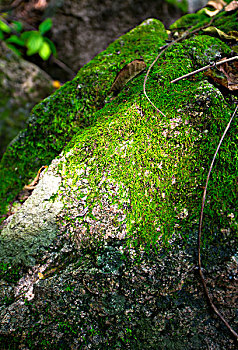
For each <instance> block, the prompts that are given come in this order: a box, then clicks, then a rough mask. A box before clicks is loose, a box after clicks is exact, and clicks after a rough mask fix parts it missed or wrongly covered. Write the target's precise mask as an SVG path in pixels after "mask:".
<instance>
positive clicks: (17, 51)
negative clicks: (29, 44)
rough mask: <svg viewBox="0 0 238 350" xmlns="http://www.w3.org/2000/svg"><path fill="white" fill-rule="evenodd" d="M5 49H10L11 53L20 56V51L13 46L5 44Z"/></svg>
mask: <svg viewBox="0 0 238 350" xmlns="http://www.w3.org/2000/svg"><path fill="white" fill-rule="evenodd" d="M6 45H7V47H9V49H11V50H12V51H13V52H15V53H16V54H17V55H18V56H21V51H19V50H18V49H17V48H16V47H15V46H14V45H11V44H8V43H7V42H6Z"/></svg>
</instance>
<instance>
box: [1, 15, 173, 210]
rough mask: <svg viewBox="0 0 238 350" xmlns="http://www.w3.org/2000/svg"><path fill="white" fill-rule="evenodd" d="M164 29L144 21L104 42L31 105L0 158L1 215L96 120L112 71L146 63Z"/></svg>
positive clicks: (159, 40) (162, 42)
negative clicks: (26, 119)
mask: <svg viewBox="0 0 238 350" xmlns="http://www.w3.org/2000/svg"><path fill="white" fill-rule="evenodd" d="M166 38H167V34H166V31H165V29H164V27H163V25H162V23H160V22H159V21H156V20H152V19H151V20H147V23H146V24H145V23H144V24H143V25H141V26H139V27H137V28H136V29H134V30H132V31H131V32H130V33H128V34H126V35H124V36H122V37H120V38H119V39H118V40H116V41H115V42H114V43H112V44H111V45H109V47H108V49H107V50H106V51H104V52H102V53H101V54H99V55H98V56H96V57H95V58H94V60H92V61H91V62H90V63H88V64H87V65H85V66H84V67H83V68H82V69H81V70H80V71H79V73H78V75H77V77H76V78H75V79H74V80H73V81H72V82H68V83H66V84H65V85H64V86H63V87H62V88H61V89H59V90H58V91H56V92H55V93H54V94H53V95H51V96H50V97H48V98H46V99H45V100H44V101H43V102H41V103H40V104H38V105H37V106H36V107H35V108H34V109H33V110H32V114H31V117H30V119H29V122H28V125H27V127H26V129H25V130H24V131H23V132H21V133H20V134H19V135H18V137H17V138H16V139H15V140H14V141H13V142H12V144H11V145H10V146H9V147H8V149H7V151H6V153H5V155H4V156H3V158H2V160H1V163H0V182H1V188H0V198H1V204H0V214H3V213H5V212H6V211H7V206H8V203H9V202H10V201H12V200H13V199H14V197H15V196H16V194H17V193H18V192H19V190H20V189H22V187H23V186H24V184H26V183H27V182H28V181H29V178H31V177H32V178H34V177H35V175H36V173H37V170H38V169H39V168H40V167H41V166H42V165H47V164H49V163H50V161H51V160H52V159H54V158H55V157H56V156H57V155H58V154H59V153H60V152H61V150H62V149H63V148H64V147H65V145H66V144H67V142H68V141H69V140H70V139H71V138H72V136H73V135H74V134H75V133H76V132H77V131H78V130H81V129H83V128H84V127H86V126H88V125H91V124H94V123H95V118H96V117H95V112H96V111H97V110H99V109H100V108H102V107H103V105H104V103H105V102H104V101H105V98H106V96H107V94H108V91H109V89H110V86H111V84H112V82H113V80H114V78H115V75H116V72H117V71H118V70H119V68H122V67H123V66H124V65H125V64H126V63H128V62H130V61H132V60H133V59H135V58H140V57H143V58H144V60H145V61H146V62H148V60H151V56H154V55H156V53H157V49H156V48H159V47H160V46H161V45H163V44H164V40H165V39H166Z"/></svg>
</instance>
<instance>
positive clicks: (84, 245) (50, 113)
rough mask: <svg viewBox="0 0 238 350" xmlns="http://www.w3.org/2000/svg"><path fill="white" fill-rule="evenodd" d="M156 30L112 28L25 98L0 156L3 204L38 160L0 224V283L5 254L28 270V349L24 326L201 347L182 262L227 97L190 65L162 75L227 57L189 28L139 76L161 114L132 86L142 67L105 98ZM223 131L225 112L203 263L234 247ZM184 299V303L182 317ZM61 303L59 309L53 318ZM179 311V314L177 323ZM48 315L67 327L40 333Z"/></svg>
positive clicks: (232, 142)
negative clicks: (45, 94)
mask: <svg viewBox="0 0 238 350" xmlns="http://www.w3.org/2000/svg"><path fill="white" fill-rule="evenodd" d="M166 39H167V33H166V31H165V29H164V27H163V25H162V24H161V23H160V22H159V21H157V20H154V19H149V20H147V21H146V22H143V23H142V24H141V25H140V26H138V27H137V28H135V29H134V30H132V31H131V32H129V33H128V34H126V35H125V36H123V37H121V38H119V39H118V40H117V41H115V42H114V43H113V44H111V45H110V46H109V47H108V49H107V50H106V51H104V52H102V53H101V54H100V55H98V56H97V57H95V59H94V60H92V61H91V62H90V63H89V64H87V65H86V66H85V67H83V68H82V69H81V70H80V71H79V73H78V76H77V77H76V78H75V79H74V80H73V81H72V82H69V83H67V84H65V85H64V86H63V87H62V88H61V89H60V90H59V91H57V92H56V93H55V94H54V95H52V96H51V97H49V98H47V99H46V100H44V101H43V102H42V103H41V104H39V105H38V106H37V107H35V108H34V109H33V113H32V118H31V120H30V121H29V124H28V127H27V129H26V130H25V131H23V132H22V133H21V134H20V135H19V137H18V139H16V140H15V141H14V143H12V145H11V146H10V147H9V148H8V150H7V152H6V154H5V156H4V157H3V159H2V162H1V173H0V177H1V181H2V184H3V190H2V196H3V198H4V203H5V208H3V211H4V209H5V210H6V208H7V205H8V202H9V200H11V199H12V198H14V196H15V195H16V194H17V191H19V189H20V188H21V187H23V185H24V184H25V183H26V182H27V181H29V177H31V176H32V175H33V173H34V172H36V171H37V170H38V168H39V167H40V166H42V165H45V164H50V165H49V169H48V170H47V171H46V173H45V174H44V175H43V177H42V179H41V180H40V182H39V184H38V185H37V187H36V189H35V190H34V192H33V194H32V195H31V197H30V198H28V199H27V201H26V202H25V203H24V204H23V205H22V207H21V208H20V209H19V211H18V212H17V213H16V214H15V215H14V216H13V218H9V223H8V225H7V226H6V227H4V228H3V231H2V234H1V236H0V241H1V245H0V247H1V248H0V261H1V262H2V266H3V267H4V268H3V270H4V271H3V273H2V278H4V279H5V280H6V279H7V278H8V280H9V281H10V274H11V271H10V268H9V269H8V267H9V265H11V264H12V266H16V267H18V268H19V267H20V268H22V266H23V268H22V270H21V271H20V276H24V277H25V278H26V279H27V278H28V277H27V276H28V275H27V274H26V271H27V270H28V268H30V269H32V271H33V272H32V274H33V277H34V278H33V277H32V280H31V281H32V285H33V286H34V291H35V299H34V300H33V301H32V303H33V306H32V309H31V306H30V307H27V306H24V309H23V312H24V315H25V316H24V317H25V320H24V321H22V320H20V321H19V322H20V324H21V327H22V328H23V329H25V328H26V327H27V328H28V327H30V326H29V325H30V324H31V322H32V320H33V324H34V326H33V328H34V329H33V331H32V330H29V332H28V334H29V337H30V338H31V341H32V342H33V348H34V346H35V347H36V348H37V346H38V347H39V342H40V340H39V338H38V335H37V334H41V336H42V334H44V338H45V342H47V341H49V344H52V343H51V342H52V339H53V342H54V341H55V343H53V346H57V347H58V348H59V347H60V346H62V348H67V347H68V346H69V344H71V345H72V343H73V342H75V344H76V343H77V342H78V343H77V346H81V345H83V344H84V345H85V344H86V345H88V344H90V346H91V347H93V348H95V349H105V348H108V349H109V348H115V349H120V348H123V347H124V348H128V349H130V348H131V349H137V348H141V349H142V348H143V349H147V348H148V349H158V348H160V347H161V348H165V349H171V348H181V349H182V348H186V347H187V348H204V347H203V343H202V340H203V338H201V337H198V336H196V331H195V329H199V331H201V328H202V327H201V324H200V323H199V318H201V319H203V317H205V316H204V315H205V314H206V313H207V310H206V307H205V306H204V303H203V300H202V297H201V292H197V294H196V293H195V294H196V297H193V294H191V293H192V292H191V290H192V288H193V286H194V283H195V282H194V278H192V277H191V276H190V272H189V271H190V270H191V265H190V264H192V263H194V262H195V253H194V249H195V242H196V233H197V230H198V220H199V213H200V207H201V198H202V194H203V187H204V185H205V182H206V177H207V173H208V170H209V167H210V163H211V160H212V158H213V155H214V152H215V150H216V147H217V145H218V143H219V140H220V138H221V136H222V133H223V131H224V129H225V128H226V125H227V123H228V121H229V119H230V117H231V115H232V113H233V112H234V109H235V107H234V104H233V103H232V102H233V101H234V99H235V98H234V97H233V96H231V95H230V94H228V92H226V93H224V91H223V90H221V91H222V92H221V91H220V90H219V89H218V87H217V86H214V85H213V84H212V83H211V81H208V80H207V78H206V76H204V74H203V73H199V74H197V75H196V76H193V77H192V78H189V79H185V80H182V81H180V82H179V83H177V84H171V83H170V81H171V80H172V79H174V78H177V77H179V76H181V75H183V74H186V73H189V72H191V71H192V70H194V69H197V68H200V67H202V66H203V65H206V64H209V63H210V62H212V61H214V60H216V59H217V57H224V56H226V57H227V56H229V55H230V54H231V49H230V47H229V45H227V43H224V42H222V41H221V40H220V39H219V38H214V37H211V36H208V35H205V34H204V33H202V32H201V33H200V34H199V35H197V36H196V37H190V38H187V39H184V40H183V41H181V42H180V43H177V44H174V45H172V46H170V47H169V48H168V49H167V50H166V51H165V53H164V55H163V56H161V57H160V58H159V60H158V62H157V63H156V64H155V65H154V67H153V69H152V70H151V72H150V74H149V77H148V81H147V84H146V90H147V94H148V95H149V97H150V99H151V100H152V101H153V103H154V104H155V105H156V106H157V107H158V108H159V109H160V110H161V111H162V112H163V115H161V114H160V113H158V112H157V111H156V110H155V109H154V107H153V106H152V105H151V104H150V103H149V102H148V100H147V99H146V98H145V96H144V94H143V92H142V89H143V80H144V75H143V74H141V75H139V76H137V77H136V78H135V79H133V80H131V81H130V82H129V83H128V84H127V85H126V86H125V88H124V89H123V90H122V91H121V92H120V93H119V94H118V96H117V97H115V98H111V96H110V87H111V84H112V83H113V80H114V78H115V75H116V72H117V71H118V70H119V69H120V68H122V67H123V66H124V65H125V64H126V63H128V62H130V61H132V60H134V59H136V58H141V57H143V59H144V61H145V62H146V64H147V65H148V66H149V64H151V63H152V62H153V61H154V59H155V57H156V56H157V54H158V52H159V50H160V47H161V46H163V45H164V44H165V40H166ZM236 130H237V119H236V118H235V119H234V120H233V122H232V125H231V128H230V130H229V134H228V136H227V137H226V138H225V139H224V141H223V143H222V147H221V149H220V151H219V155H218V158H217V159H216V163H215V166H214V169H213V172H212V174H211V178H210V180H209V187H208V197H207V202H206V206H205V212H204V215H205V218H204V232H203V242H204V243H203V245H202V253H203V255H204V256H205V259H204V263H205V264H206V267H207V268H208V269H210V271H212V268H213V266H214V264H215V263H217V264H220V265H221V266H223V265H222V264H223V262H224V261H226V260H229V261H230V260H231V257H232V255H233V254H234V253H235V247H236V245H235V242H236V239H237V237H236V233H237V217H236V215H237V213H236V207H237V204H238V203H237V202H238V197H237V193H238V191H237V169H238V157H237V155H238V148H237V142H236V141H237V136H236V134H237V133H236ZM55 157H56V159H54V160H53V161H52V159H53V158H55ZM51 161H52V162H51ZM16 168H17V170H16ZM50 183H54V184H55V186H54V189H51V190H50ZM40 202H42V205H41V204H39V203H40ZM34 203H38V204H37V205H38V207H37V208H35V207H34ZM36 226H37V227H36ZM25 227H26V228H27V230H25V229H22V228H25ZM13 237H14V238H13ZM41 238H42V239H41ZM21 247H22V249H21ZM209 247H211V248H209ZM173 252H176V254H177V255H176V254H175V255H173V254H174V253H173ZM155 262H156V263H155ZM46 265H47V269H48V270H47V272H44V268H45V266H46ZM220 265H219V266H220ZM181 266H182V267H181ZM229 266H231V264H230V265H229ZM223 267H224V266H223ZM176 268H177V269H178V271H179V273H181V274H178V273H177V270H176ZM7 269H8V270H7ZM227 269H228V267H227ZM30 271H31V270H30ZM37 271H40V273H41V275H40V276H41V277H42V276H43V278H40V277H39V275H37V273H38V272H37ZM41 271H42V272H41ZM150 271H154V272H153V274H152V275H151V274H150ZM161 271H162V272H161ZM168 271H169V272H168ZM184 271H185V272H184ZM44 274H45V276H44ZM144 275H145V276H146V278H145V277H143V276H144ZM128 276H129V277H128ZM107 281H110V283H109V282H107ZM155 281H156V282H155ZM14 283H16V282H14ZM19 283H20V282H19ZM107 283H108V284H107ZM184 285H185V287H184V288H183V286H184ZM63 286H67V287H63ZM71 289H72V290H71ZM155 289H156V290H155ZM73 291H74V292H73ZM196 291H197V289H196ZM70 292H72V293H70ZM180 293H181V294H180ZM187 293H188V294H187ZM191 295H192V296H191ZM42 300H48V302H47V303H48V304H47V305H48V306H47V310H50V312H49V314H48V313H46V318H45V319H44V322H43V321H42V319H41V318H40V314H41V312H42V310H41V306H42V307H43V308H45V304H44V303H42ZM65 300H67V302H66V304H65ZM79 300H80V301H79ZM150 300H152V301H150ZM17 302H18V301H17ZM17 302H16V304H14V307H15V308H16V306H17ZM186 303H191V309H189V310H191V315H188V312H187V308H186ZM69 305H70V308H69ZM72 305H74V306H75V307H71V306H72ZM128 305H129V306H128ZM151 305H152V306H153V307H152V306H151ZM201 305H203V306H202V307H201ZM151 307H152V309H153V311H150V308H151ZM66 309H67V312H69V310H70V317H69V316H68V317H67V319H66V320H65V317H66V316H65V315H66ZM164 309H166V312H167V310H169V311H168V313H166V315H164V318H162V319H161V320H160V321H159V320H158V318H157V316H156V315H158V312H159V314H160V315H162V314H163V310H164ZM29 310H31V311H29ZM33 310H34V312H33ZM58 310H60V311H58ZM131 310H132V311H131ZM161 310H162V311H161ZM61 311H62V312H61ZM234 312H235V311H234V310H233V309H232V310H231V314H232V316H231V318H232V317H233V316H234ZM28 314H30V315H31V316H27V315H28ZM67 315H68V314H67ZM85 315H86V316H85ZM171 315H172V316H171ZM173 316H174V317H175V320H174V321H173ZM31 317H32V318H31ZM52 317H53V320H54V321H53V323H52V321H50V319H51V318H52ZM84 317H85V318H84ZM160 317H162V316H160ZM186 317H188V318H189V321H188V323H189V325H186V326H185V328H181V327H182V325H181V319H186ZM154 320H155V321H154ZM171 320H172V321H171ZM13 321H14V320H13ZM24 322H25V324H24ZM42 322H43V323H42ZM49 322H50V323H49ZM80 322H81V323H80ZM206 322H207V323H206V325H204V329H205V331H204V334H203V336H204V337H205V338H206V339H209V341H210V340H211V344H213V345H214V344H215V345H214V346H215V347H216V346H218V347H220V344H222V346H221V347H220V348H222V347H223V348H224V347H226V346H229V347H227V348H229V349H233V348H234V347H233V344H232V343H229V340H227V339H228V337H227V334H225V335H224V336H223V335H221V334H220V333H222V332H216V331H215V330H214V329H215V325H214V324H215V321H213V320H211V318H209V317H207V318H206ZM45 324H47V327H46V326H43V325H45ZM52 324H53V326H52ZM79 324H80V326H79ZM194 324H195V326H194ZM88 325H90V327H89V326H88ZM48 326H49V328H48ZM58 326H59V328H57V330H58V331H59V329H60V330H61V331H62V329H63V331H62V332H63V335H64V334H68V337H67V339H66V338H65V337H63V336H61V335H59V337H58V338H57V335H56V336H53V338H52V339H51V337H50V334H49V333H51V332H53V329H54V330H55V328H54V327H58ZM4 327H5V328H4V332H5V333H4V334H5V335H7V336H8V337H11V336H13V335H14V336H15V337H16V339H18V341H19V342H20V341H22V340H21V339H23V338H22V335H21V331H20V330H19V327H20V326H19V324H18V325H17V326H16V328H17V330H16V332H15V333H14V334H13V333H11V330H10V328H9V326H7V325H5V326H4ZM38 327H39V328H40V331H39V330H38ZM52 327H53V328H52ZM80 327H81V328H80ZM211 329H212V332H213V333H212V335H211V334H210V333H209V332H210V330H211ZM174 330H175V331H174ZM189 331H191V332H190V333H189ZM62 332H61V333H62ZM167 332H168V334H169V337H168V334H167ZM56 333H57V332H56ZM61 333H60V334H61ZM57 334H58V333H57ZM190 334H191V335H192V338H191V339H192V340H191V339H190ZM209 336H210V337H211V338H209ZM19 339H20V340H19ZM59 339H60V340H59ZM8 340H9V339H8ZM84 341H85V343H83V342H84ZM24 342H25V343H24V344H28V343H27V342H28V340H26V341H25V340H24ZM49 344H48V345H49ZM79 344H80V345H79ZM141 344H142V345H141ZM28 345H29V344H28ZM53 348H54V347H53ZM55 348H56V347H55ZM75 348H77V347H76V345H75Z"/></svg>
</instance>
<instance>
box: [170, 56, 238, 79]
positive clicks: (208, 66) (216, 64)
mask: <svg viewBox="0 0 238 350" xmlns="http://www.w3.org/2000/svg"><path fill="white" fill-rule="evenodd" d="M237 59H238V56H235V57H231V58H227V59H225V60H221V61H218V62H214V65H215V66H219V65H220V64H223V63H226V62H231V61H234V60H237ZM212 67H213V65H212V64H209V65H207V66H204V67H202V68H199V69H197V70H194V71H193V72H190V73H188V74H185V75H183V76H182V77H179V78H176V79H174V80H172V81H171V82H170V83H171V84H172V83H176V82H177V81H179V80H182V79H184V78H187V77H190V76H191V75H194V74H197V73H199V72H202V71H204V70H206V69H209V68H212Z"/></svg>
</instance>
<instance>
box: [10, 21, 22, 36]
mask: <svg viewBox="0 0 238 350" xmlns="http://www.w3.org/2000/svg"><path fill="white" fill-rule="evenodd" d="M12 27H13V29H14V30H15V31H16V32H17V33H20V32H21V31H22V29H23V24H22V23H21V22H18V21H12Z"/></svg>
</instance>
